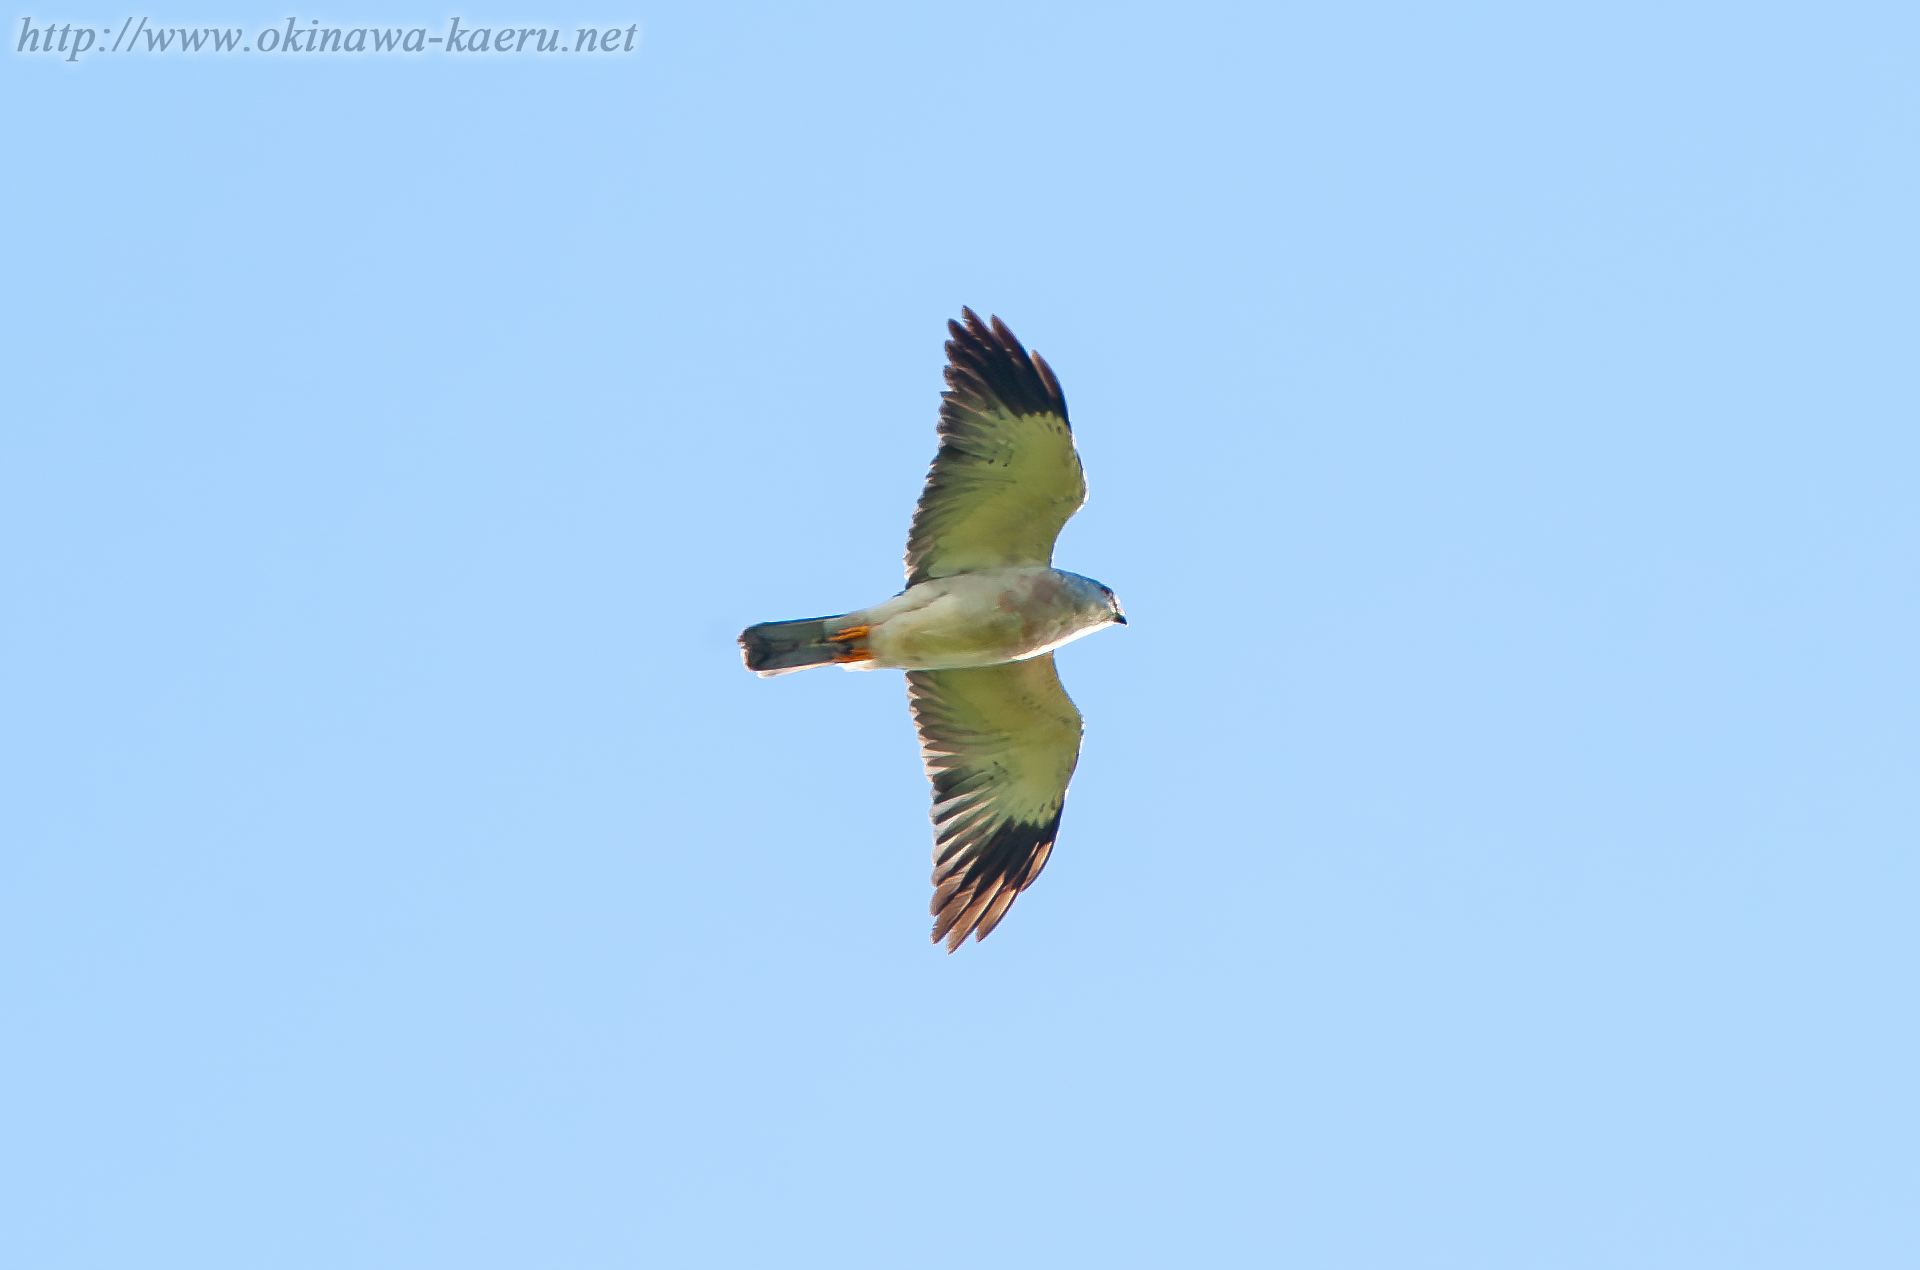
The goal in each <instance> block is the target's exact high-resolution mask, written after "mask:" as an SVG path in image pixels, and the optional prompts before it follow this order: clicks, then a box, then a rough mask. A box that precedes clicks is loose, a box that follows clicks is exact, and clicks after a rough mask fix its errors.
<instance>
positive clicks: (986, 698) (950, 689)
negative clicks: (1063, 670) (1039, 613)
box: [907, 653, 1081, 952]
mask: <svg viewBox="0 0 1920 1270" xmlns="http://www.w3.org/2000/svg"><path fill="white" fill-rule="evenodd" d="M907 704H908V706H909V707H910V708H911V709H912V711H913V722H914V726H915V727H916V728H918V729H919V732H920V753H921V756H922V757H923V758H924V759H925V760H926V764H927V777H928V779H930V780H931V781H932V782H933V800H934V807H933V823H934V845H933V886H934V893H933V905H932V911H933V917H934V923H933V940H934V942H935V943H939V942H940V941H941V940H943V939H944V940H946V942H947V951H948V952H952V951H953V950H954V949H956V948H958V947H959V946H960V944H961V942H962V941H964V940H965V939H966V937H967V936H968V934H972V935H973V937H974V938H975V939H976V940H980V939H985V938H986V937H987V934H988V933H989V932H990V931H992V930H993V928H994V927H995V926H997V925H999V924H1000V919H1001V918H1002V917H1004V916H1005V915H1006V912H1007V908H1008V906H1009V905H1011V904H1012V903H1013V901H1014V897H1015V896H1017V895H1019V894H1020V892H1021V891H1023V890H1025V889H1026V888H1027V887H1028V886H1029V885H1031V884H1032V882H1033V880H1034V879H1035V878H1037V877H1039V876H1040V870H1041V869H1042V868H1043V867H1045V865H1046V863H1047V856H1048V855H1049V854H1050V853H1051V852H1052V850H1053V840H1054V837H1055V835H1057V834H1058V833H1059V830H1060V813H1061V808H1062V805H1063V804H1064V802H1065V800H1066V796H1067V782H1068V781H1069V780H1070V779H1072V777H1073V768H1074V764H1075V763H1076V762H1078V761H1079V758H1080V733H1081V725H1080V712H1079V711H1078V710H1076V709H1075V708H1074V705H1073V702H1072V701H1071V700H1069V699H1068V697H1067V693H1066V689H1064V688H1062V687H1061V686H1060V675H1059V673H1058V672H1057V671H1056V670H1055V669H1054V664H1053V654H1052V653H1048V654H1047V655H1045V656H1044V657H1034V658H1031V659H1029V660H1027V661H1016V662H1008V663H1006V664H1005V665H1001V666H982V667H978V668H975V669H969V670H916V671H911V672H909V673H908V675H907Z"/></svg>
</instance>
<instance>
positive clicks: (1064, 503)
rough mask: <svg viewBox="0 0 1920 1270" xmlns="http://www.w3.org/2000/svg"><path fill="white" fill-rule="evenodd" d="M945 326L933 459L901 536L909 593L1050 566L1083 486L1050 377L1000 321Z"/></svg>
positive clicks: (969, 314) (969, 319) (970, 316)
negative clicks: (986, 574) (978, 574)
mask: <svg viewBox="0 0 1920 1270" xmlns="http://www.w3.org/2000/svg"><path fill="white" fill-rule="evenodd" d="M960 312H961V314H962V316H964V317H965V318H966V325H965V326H962V325H961V324H960V323H958V322H949V323H947V331H948V333H949V334H951V335H952V336H953V338H952V339H950V340H948V341H947V391H946V392H944V393H942V394H941V397H942V401H941V404H940V452H939V453H938V454H936V455H935V456H934V459H933V468H932V470H930V471H929V472H928V473H927V487H926V489H925V490H924V491H922V493H921V495H920V506H919V507H918V508H916V509H915V510H914V513H913V529H912V530H911V531H910V532H909V533H908V535H907V585H908V586H913V585H914V584H915V583H919V582H925V581H926V580H927V579H928V578H945V577H950V576H952V575H953V574H956V573H971V572H973V571H974V570H977V569H998V568H1003V567H1006V566H1009V565H1026V564H1052V563H1053V540H1054V539H1055V538H1058V537H1059V536H1060V527H1061V526H1062V525H1064V524H1066V523H1067V519H1068V517H1070V516H1072V515H1073V514H1074V513H1075V512H1077V511H1079V510H1080V505H1081V504H1082V503H1084V502H1086V501H1087V481H1086V477H1085V476H1083V475H1082V474H1081V471H1080V456H1079V455H1078V454H1076V453H1074V449H1073V430H1072V429H1071V428H1069V427H1068V426H1067V403H1066V400H1065V399H1064V398H1063V397H1061V395H1060V385H1059V384H1058V383H1057V382H1055V380H1054V378H1053V371H1052V370H1051V369H1049V368H1048V366H1047V364H1046V362H1044V361H1042V360H1041V359H1040V357H1039V356H1037V355H1029V354H1028V352H1027V350H1026V349H1025V348H1022V347H1021V345H1020V341H1019V340H1017V339H1015V338H1014V336H1013V332H1012V331H1009V330H1008V329H1007V328H1006V324H1005V323H1003V322H1001V320H1000V319H999V318H994V319H993V322H992V324H991V325H989V324H987V323H985V322H982V321H981V320H980V318H979V315H977V314H976V313H974V311H973V310H972V309H962V310H960Z"/></svg>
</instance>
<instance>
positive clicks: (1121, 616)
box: [1113, 613, 1127, 626]
mask: <svg viewBox="0 0 1920 1270" xmlns="http://www.w3.org/2000/svg"><path fill="white" fill-rule="evenodd" d="M1113 620H1114V621H1116V622H1118V623H1120V625H1122V626H1125V625H1126V624H1127V615H1126V614H1125V613H1115V614H1114V615H1113Z"/></svg>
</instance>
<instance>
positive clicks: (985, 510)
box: [740, 309, 1127, 952]
mask: <svg viewBox="0 0 1920 1270" xmlns="http://www.w3.org/2000/svg"><path fill="white" fill-rule="evenodd" d="M961 314H962V316H963V318H964V319H965V324H964V325H962V324H961V323H959V322H949V323H947V329H948V332H949V333H950V335H951V336H952V338H951V339H950V340H949V341H948V343H947V363H948V364H947V370H946V378H947V391H946V392H945V393H944V394H943V400H942V403H941V406H940V429H939V431H940V452H939V453H938V454H937V455H935V456H934V460H933V467H932V468H931V470H929V471H928V473H927V485H926V489H925V491H924V492H923V493H922V494H921V496H920V505H919V507H918V508H916V509H915V511H914V516H913V527H912V529H911V530H910V531H909V533H908V536H907V588H906V590H904V591H902V592H901V593H900V594H898V595H896V596H894V597H893V598H892V599H890V600H886V601H884V602H882V603H880V604H876V605H874V606H872V607H871V608H865V609H857V610H855V611H854V612H851V613H842V614H839V615H837V616H831V617H809V618H801V619H799V620H797V621H790V622H763V623H761V624H760V625H758V626H750V627H748V628H747V629H746V630H744V631H742V632H741V634H740V648H741V652H742V653H743V655H744V659H745V661H746V665H747V669H749V670H751V671H754V672H755V673H757V674H759V675H760V676H761V677H763V678H771V677H773V676H775V675H784V674H789V673H791V672H793V671H796V670H805V669H807V668H809V667H812V666H825V665H838V666H842V667H844V668H845V669H848V670H885V669H895V670H904V671H906V672H907V703H908V707H909V708H910V710H911V711H912V713H913V721H914V726H915V727H916V728H917V729H918V730H919V733H920V752H921V757H922V758H923V759H924V760H925V762H926V768H927V775H928V778H929V779H930V780H931V781H932V782H933V798H934V803H933V824H934V852H933V858H934V870H933V883H934V896H933V905H932V911H933V915H934V925H933V938H934V942H936V943H938V942H939V941H941V940H943V939H944V940H945V941H946V943H947V951H949V952H952V951H953V950H954V949H955V948H958V947H959V946H960V943H961V941H962V940H964V939H965V938H966V937H967V936H968V935H969V934H972V935H973V937H974V938H975V939H976V940H978V939H984V938H986V936H987V934H988V932H989V931H991V930H993V928H994V927H995V926H996V925H998V924H999V922H1000V919H1001V917H1002V916H1004V915H1005V913H1006V911H1007V907H1008V906H1009V905H1010V904H1012V903H1013V900H1014V897H1015V896H1017V895H1019V893H1020V892H1021V891H1023V890H1025V889H1026V887H1027V886H1028V885H1029V884H1030V883H1031V882H1032V881H1033V880H1034V878H1036V877H1038V876H1039V875H1040V870H1041V868H1042V867H1044V866H1045V864H1046V862H1047V858H1048V856H1049V855H1050V854H1051V852H1052V850H1053V842H1054V837H1055V835H1056V834H1057V833H1058V831H1059V827H1060V813H1061V808H1062V806H1063V804H1064V802H1065V800H1066V795H1067V783H1068V781H1069V780H1070V779H1071V778H1072V776H1073V769H1074V766H1075V764H1076V763H1077V762H1078V760H1079V756H1080V733H1081V721H1080V712H1079V711H1078V710H1077V709H1075V708H1074V705H1073V702H1072V701H1070V700H1068V698H1067V694H1066V691H1065V690H1064V689H1063V688H1061V686H1060V676H1059V675H1058V673H1057V672H1056V671H1055V669H1054V664H1053V651H1054V650H1055V649H1057V648H1059V647H1060V646H1061V645H1063V644H1067V643H1070V642H1071V641H1073V640H1076V639H1079V638H1080V637H1081V636H1083V635H1087V634H1091V633H1092V632H1093V631H1096V630H1098V629H1100V628H1101V627H1103V626H1107V625H1115V624H1117V625H1125V624H1126V620H1127V619H1126V615H1125V614H1124V613H1122V612H1121V609H1120V602H1119V600H1117V599H1116V598H1115V597H1114V594H1113V592H1112V591H1110V590H1109V589H1107V588H1106V587H1104V586H1102V585H1101V584H1100V583H1098V582H1095V581H1094V580H1093V579H1092V578H1083V577H1081V576H1080V575H1079V574H1077V573H1068V572H1066V571H1064V570H1061V569H1055V568H1054V567H1053V543H1054V539H1055V538H1056V537H1058V536H1059V533H1060V528H1061V526H1063V525H1065V524H1066V522H1067V519H1068V517H1070V516H1072V515H1073V513H1074V512H1076V511H1078V510H1079V509H1080V505H1081V504H1082V503H1084V502H1085V501H1086V497H1087V485H1086V478H1085V476H1084V475H1083V474H1082V472H1081V469H1080V456H1079V455H1078V454H1077V453H1075V451H1074V448H1073V430H1072V428H1071V426H1070V425H1069V424H1068V422H1067V403H1066V400H1065V398H1064V397H1063V396H1062V395H1061V392H1060V385H1059V383H1058V382H1057V381H1056V380H1055V379H1054V377H1053V371H1052V370H1051V369H1050V368H1049V367H1048V366H1047V363H1046V362H1045V361H1044V360H1042V359H1041V358H1040V356H1039V355H1038V354H1029V353H1028V352H1027V350H1026V349H1025V348H1023V347H1022V346H1021V344H1020V341H1019V340H1017V339H1015V338H1014V335H1013V332H1011V331H1009V330H1008V329H1007V328H1006V326H1005V324H1004V323H1002V322H1001V321H1000V319H999V318H997V317H996V318H994V319H993V320H992V322H991V324H989V323H986V322H982V321H981V320H980V319H979V317H978V316H977V315H975V314H974V312H973V311H972V310H971V309H962V310H961Z"/></svg>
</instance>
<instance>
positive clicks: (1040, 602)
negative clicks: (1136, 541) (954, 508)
mask: <svg viewBox="0 0 1920 1270" xmlns="http://www.w3.org/2000/svg"><path fill="white" fill-rule="evenodd" d="M1115 621H1118V622H1121V623H1124V622H1125V621H1126V618H1125V616H1123V615H1122V614H1121V613H1120V611H1119V605H1118V603H1117V602H1116V601H1115V600H1114V597H1113V592H1111V591H1109V590H1107V588H1106V587H1103V586H1101V585H1100V584H1099V583H1098V582H1095V581H1094V580H1093V579H1092V578H1083V577H1081V576H1080V575H1079V574H1077V573H1067V572H1065V571H1064V570H1061V569H1054V568H1050V567H1047V566H1041V565H1023V566H1018V567H1015V568H1008V569H983V570H981V571H979V572H977V573H956V574H953V575H951V576H949V577H944V578H932V579H929V580H928V581H926V582H921V583H917V584H916V585H914V586H910V587H908V588H907V589H906V590H904V591H902V592H901V593H900V594H898V595H896V596H894V597H893V598H892V599H890V600H887V601H884V602H883V603H880V604H876V605H874V606H873V607H872V608H866V609H859V610H857V611H855V612H852V613H843V614H841V615H840V616H838V617H824V618H807V619H805V620H804V621H803V622H800V623H789V622H768V623H765V624H764V625H762V626H754V627H749V628H748V629H747V630H746V631H745V632H744V633H743V634H742V635H741V641H742V643H744V644H747V645H748V648H749V652H748V658H747V667H748V669H750V670H754V671H755V672H756V673H758V674H759V675H760V676H761V677H763V678H772V677H773V676H775V675H785V674H791V673H792V672H794V671H796V670H805V669H807V668H808V667H809V666H820V665H838V666H840V667H841V668H843V669H845V670H960V669H964V668H967V667H973V666H997V665H1001V664H1003V663H1006V662H1014V661H1025V660H1026V659H1027V658H1029V657H1038V656H1040V655H1041V654H1042V653H1050V652H1052V651H1053V650H1054V649H1056V648H1058V647H1060V646H1061V645H1062V644H1066V643H1070V642H1072V641H1073V640H1076V639H1079V638H1080V637H1081V636H1082V635H1090V634H1092V633H1093V632H1094V631H1097V630H1099V629H1100V628H1101V627H1102V626H1105V625H1107V624H1109V623H1111V622H1115ZM809 625H811V626H813V627H815V628H817V629H814V630H804V629H803V630H802V631H797V632H795V637H796V638H804V640H805V642H804V643H802V644H801V645H800V648H799V649H797V650H795V653H797V654H799V655H797V656H796V655H789V656H787V657H785V658H761V659H756V658H755V656H754V649H753V645H754V643H755V642H756V641H760V640H764V639H765V636H761V635H757V634H756V632H762V631H767V630H768V629H769V628H772V629H774V630H779V629H782V628H789V627H794V626H799V627H802V628H805V627H807V626H809ZM802 658H804V660H802Z"/></svg>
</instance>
